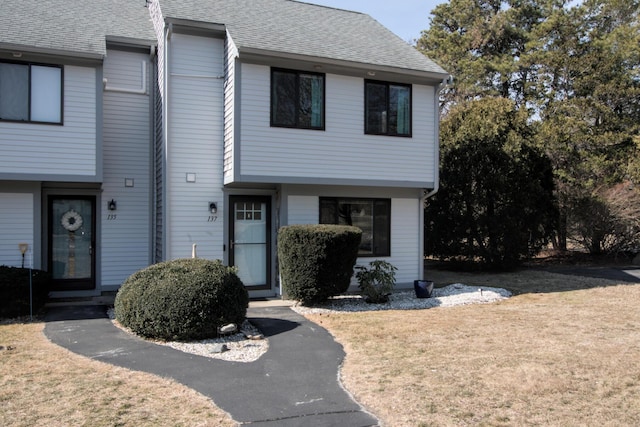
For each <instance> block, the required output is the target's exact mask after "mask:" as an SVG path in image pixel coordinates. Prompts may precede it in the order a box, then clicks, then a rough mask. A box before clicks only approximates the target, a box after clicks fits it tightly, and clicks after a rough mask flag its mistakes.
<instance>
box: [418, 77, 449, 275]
mask: <svg viewBox="0 0 640 427" xmlns="http://www.w3.org/2000/svg"><path fill="white" fill-rule="evenodd" d="M452 82H453V77H452V76H449V77H448V78H446V79H444V80H442V83H440V84H439V85H437V86H435V87H434V97H433V102H434V110H435V111H437V113H438V120H436V121H435V126H434V141H435V144H434V153H433V162H434V164H433V170H434V172H435V174H434V177H433V188H432V189H430V190H429V189H426V188H425V189H424V190H422V197H420V205H419V209H420V224H422V232H421V233H420V238H419V239H418V240H419V241H420V242H419V245H420V247H419V248H418V253H419V254H420V261H419V262H418V265H419V267H418V268H419V270H420V271H418V277H419V280H424V252H423V251H424V220H425V218H424V205H425V203H426V201H427V199H428V198H430V197H433V196H434V195H435V194H436V193H437V192H438V190H439V189H440V90H441V89H442V87H443V86H444V85H447V84H451V83H452Z"/></svg>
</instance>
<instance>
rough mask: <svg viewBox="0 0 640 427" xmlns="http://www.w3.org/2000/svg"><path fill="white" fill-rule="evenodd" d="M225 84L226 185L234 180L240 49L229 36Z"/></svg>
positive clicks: (226, 45)
mask: <svg viewBox="0 0 640 427" xmlns="http://www.w3.org/2000/svg"><path fill="white" fill-rule="evenodd" d="M225 53H226V58H227V60H226V63H225V67H226V68H225V83H224V166H223V169H224V171H223V172H224V180H225V184H226V183H227V182H229V181H232V179H233V148H234V147H233V142H234V139H235V134H234V132H235V130H236V128H235V120H234V118H235V107H236V99H235V90H236V88H235V78H236V76H235V73H236V59H237V57H238V49H237V48H236V46H235V44H234V43H233V40H232V39H231V37H230V36H229V35H227V40H226V44H225Z"/></svg>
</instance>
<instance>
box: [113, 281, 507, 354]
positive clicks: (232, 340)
mask: <svg viewBox="0 0 640 427" xmlns="http://www.w3.org/2000/svg"><path fill="white" fill-rule="evenodd" d="M510 296H511V292H509V291H507V290H506V289H501V288H491V287H483V288H477V287H473V286H467V285H463V284H461V283H455V284H453V285H449V286H446V287H443V288H436V289H434V290H433V296H432V297H431V298H416V296H415V293H414V292H413V291H410V292H409V291H403V292H395V293H393V294H391V296H390V297H389V302H388V303H385V304H368V303H367V302H365V300H364V299H363V298H362V297H361V296H359V295H343V296H337V297H333V298H331V299H330V300H329V301H327V302H325V303H323V304H318V305H316V306H314V307H305V306H301V305H295V306H292V307H291V309H292V310H293V311H295V312H296V313H299V314H306V313H323V314H324V313H346V312H361V311H377V310H420V309H426V308H432V307H452V306H455V305H465V304H486V303H490V302H494V301H500V300H503V299H505V298H509V297H510ZM108 314H109V317H110V318H111V319H112V321H113V322H114V324H115V325H116V326H117V327H119V328H121V329H123V330H125V331H126V332H128V333H132V332H131V331H129V330H127V329H126V328H123V327H122V326H121V325H120V324H119V323H118V322H117V321H115V319H114V313H113V309H109V311H108ZM240 329H241V330H243V331H245V332H247V333H248V335H258V334H260V331H258V330H257V329H256V328H255V327H254V326H253V325H251V323H249V322H245V323H244V324H243V325H242V327H241V328H240ZM153 342H154V343H156V344H160V345H166V346H169V347H171V348H174V349H176V350H180V351H183V352H185V353H191V354H196V355H198V356H204V357H211V358H214V359H221V360H227V361H232V362H254V361H256V360H258V359H259V358H260V356H262V355H263V354H264V353H266V352H267V350H268V349H269V341H268V340H267V339H259V340H255V339H248V338H246V336H245V334H243V333H237V334H234V335H229V336H226V337H222V338H215V339H206V340H201V341H192V342H179V341H166V342H165V341H153ZM221 344H224V345H225V346H226V347H227V351H223V352H221V353H217V352H213V351H214V349H215V348H216V347H218V346H219V345H221Z"/></svg>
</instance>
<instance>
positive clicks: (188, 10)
mask: <svg viewBox="0 0 640 427" xmlns="http://www.w3.org/2000/svg"><path fill="white" fill-rule="evenodd" d="M145 4H146V1H145V0H45V1H42V0H0V28H2V32H0V49H4V50H17V51H27V52H40V53H57V54H63V55H70V56H79V57H87V58H97V59H99V58H102V57H104V56H105V55H106V40H107V38H109V37H111V38H118V39H131V40H139V41H142V42H146V43H147V44H154V43H155V36H154V32H153V27H152V25H151V22H150V17H149V10H148V9H147V8H146V7H145ZM160 7H161V10H162V14H163V16H164V17H165V18H168V19H177V20H181V21H192V22H199V23H213V24H221V25H224V26H225V27H226V28H227V30H228V32H229V34H230V35H231V38H232V39H233V41H234V43H235V44H236V46H237V47H238V50H239V52H240V55H241V56H242V54H243V53H247V52H253V53H255V52H263V53H264V54H266V55H268V54H274V55H277V54H282V53H286V54H289V55H300V56H304V57H309V58H319V59H325V60H333V61H343V62H345V63H349V64H356V65H358V64H359V65H363V66H365V65H374V66H382V67H389V68H392V69H397V70H413V71H417V72H420V73H427V74H430V75H432V76H433V77H434V78H439V77H440V76H443V77H444V76H446V75H447V73H446V71H445V70H443V69H442V68H441V67H440V66H439V65H437V64H436V63H434V62H433V61H431V60H430V59H429V58H427V57H426V56H424V55H423V54H422V53H420V52H418V51H417V50H416V49H415V48H414V47H412V46H410V45H409V44H408V43H407V42H405V41H404V40H402V39H401V38H400V37H398V36H397V35H395V34H393V33H392V32H391V31H389V30H388V29H387V28H385V27H384V26H383V25H381V24H380V23H379V22H378V21H376V20H375V19H373V18H372V17H370V16H369V15H366V14H363V13H359V12H352V11H348V10H342V9H336V8H331V7H326V6H318V5H314V4H309V3H304V2H301V1H295V0H160Z"/></svg>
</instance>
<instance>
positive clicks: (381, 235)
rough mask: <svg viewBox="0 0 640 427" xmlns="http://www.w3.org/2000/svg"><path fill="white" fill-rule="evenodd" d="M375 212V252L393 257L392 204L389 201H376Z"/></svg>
mask: <svg viewBox="0 0 640 427" xmlns="http://www.w3.org/2000/svg"><path fill="white" fill-rule="evenodd" d="M374 212H375V213H374V220H373V224H374V227H375V228H374V230H373V235H374V236H375V241H374V248H373V251H374V253H375V254H376V255H391V236H390V235H389V234H390V230H391V204H390V203H389V201H388V200H379V201H376V202H375V205H374Z"/></svg>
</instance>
